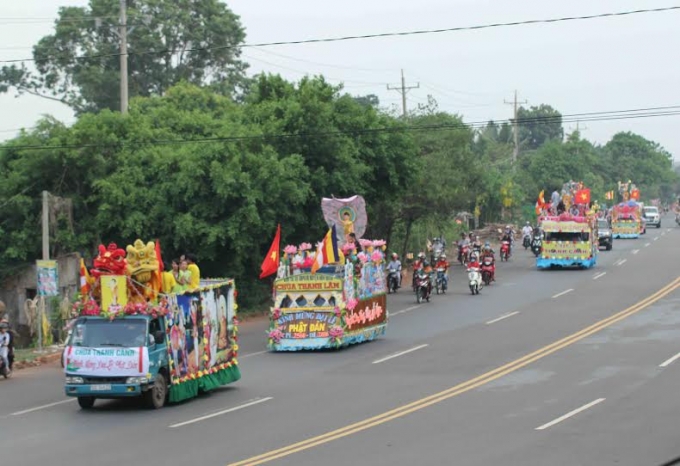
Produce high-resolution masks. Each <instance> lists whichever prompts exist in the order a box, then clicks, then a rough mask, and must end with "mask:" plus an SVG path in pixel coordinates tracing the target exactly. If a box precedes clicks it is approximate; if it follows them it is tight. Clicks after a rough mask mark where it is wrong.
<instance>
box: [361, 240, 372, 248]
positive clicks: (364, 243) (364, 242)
mask: <svg viewBox="0 0 680 466" xmlns="http://www.w3.org/2000/svg"><path fill="white" fill-rule="evenodd" d="M359 244H360V245H361V247H362V248H367V247H369V246H373V241H371V240H370V239H363V238H361V239H360V240H359Z"/></svg>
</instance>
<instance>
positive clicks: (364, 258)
mask: <svg viewBox="0 0 680 466" xmlns="http://www.w3.org/2000/svg"><path fill="white" fill-rule="evenodd" d="M357 257H358V258H359V260H360V261H361V263H362V264H365V263H366V261H368V256H367V255H366V253H365V252H363V251H361V252H360V253H359V254H357Z"/></svg>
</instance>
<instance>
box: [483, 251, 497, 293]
mask: <svg viewBox="0 0 680 466" xmlns="http://www.w3.org/2000/svg"><path fill="white" fill-rule="evenodd" d="M495 275H496V266H495V265H494V261H493V258H491V257H490V256H487V257H485V258H484V259H483V260H482V281H483V282H484V284H485V285H486V286H489V285H490V284H491V282H492V281H493V280H494V278H495Z"/></svg>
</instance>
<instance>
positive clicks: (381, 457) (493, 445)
mask: <svg viewBox="0 0 680 466" xmlns="http://www.w3.org/2000/svg"><path fill="white" fill-rule="evenodd" d="M664 220H665V221H666V227H664V228H662V229H660V230H650V231H649V233H648V234H647V235H646V236H644V237H643V238H641V239H638V240H618V241H616V242H615V246H614V250H613V251H611V252H602V253H601V254H600V261H599V263H598V265H597V267H596V268H595V269H592V270H587V271H545V272H539V271H537V270H535V268H534V267H533V260H532V258H531V255H530V254H529V253H526V252H525V251H518V253H517V254H516V255H515V256H514V257H513V258H512V259H511V261H510V262H509V263H507V264H500V265H499V271H498V277H499V282H498V283H497V284H494V285H492V286H491V287H488V288H485V289H484V290H483V291H482V293H481V294H480V295H479V296H471V295H470V294H469V291H467V288H466V283H464V275H463V274H462V268H460V267H454V270H453V287H452V292H451V293H449V294H447V295H446V296H435V297H434V298H433V300H432V302H431V303H425V304H422V305H420V306H416V304H415V300H414V298H413V296H412V295H411V294H410V293H408V292H406V291H405V290H403V292H400V293H399V294H398V295H397V296H393V297H390V299H389V302H388V304H389V309H390V312H391V319H390V325H389V328H388V333H387V335H386V336H385V337H384V338H382V339H380V340H378V341H376V342H373V343H368V344H363V345H358V346H354V347H350V348H347V349H344V350H341V351H329V352H318V353H292V354H271V353H266V352H263V351H264V350H265V347H264V344H265V338H264V337H265V335H264V331H265V328H266V323H265V322H262V321H254V322H248V323H246V324H245V325H244V326H243V329H242V334H241V337H242V338H241V354H242V355H241V357H240V362H241V367H242V372H243V379H242V380H241V381H239V382H238V383H236V384H234V385H232V386H229V387H225V388H223V389H220V390H218V391H216V392H213V393H211V394H209V395H206V396H202V397H200V398H198V399H196V400H192V401H190V402H186V403H182V404H179V405H176V406H170V407H168V408H166V409H163V410H161V411H155V412H150V411H145V410H142V409H140V408H139V406H138V405H137V404H136V403H134V402H131V401H125V402H119V401H100V402H98V404H97V409H95V410H93V411H90V412H83V411H80V410H79V409H78V407H77V404H76V403H74V402H72V401H70V400H69V399H66V398H65V397H64V396H63V395H62V394H61V393H62V381H63V375H62V373H61V370H60V368H59V367H58V366H57V367H54V368H41V369H30V370H25V371H21V372H18V373H17V376H16V378H14V379H12V380H10V381H0V387H1V388H0V423H2V425H3V427H4V426H11V429H9V430H5V429H2V432H3V435H1V436H0V451H2V452H3V453H2V458H3V463H4V460H5V459H7V460H8V464H12V465H37V464H43V463H46V462H54V461H55V460H58V461H59V462H60V463H61V462H65V461H67V460H68V461H69V462H70V463H71V464H73V465H74V466H80V465H86V464H87V465H90V464H92V463H93V462H94V463H95V464H98V465H116V466H118V465H120V464H121V463H123V462H125V461H130V462H132V461H134V462H141V461H143V462H144V463H146V464H149V465H156V464H180V463H189V462H190V463H192V464H202V465H211V466H212V465H215V466H225V465H227V464H234V463H235V464H263V463H270V464H282V465H284V464H291V465H292V464H296V465H318V464H329V465H336V464H337V465H341V464H346V463H348V462H353V463H356V464H367V465H382V464H385V465H387V464H390V465H394V464H428V465H430V464H433V465H439V464H441V465H449V464H456V465H488V464H504V465H545V464H551V465H562V464H564V465H570V466H571V465H578V464H583V465H593V464H597V465H602V464H612V465H613V464H616V465H629V464H630V465H642V464H650V465H656V464H661V463H663V462H664V461H668V460H669V459H671V458H673V457H676V456H680V444H678V442H677V434H676V432H677V431H676V427H677V424H678V423H677V421H676V417H677V414H680V411H679V409H680V400H678V397H677V396H675V394H676V393H677V388H676V387H678V384H679V383H680V358H678V359H677V360H673V361H671V358H672V357H673V356H674V355H676V354H678V353H679V352H680V338H679V337H680V327H679V326H678V324H679V323H680V313H679V312H678V311H679V310H680V292H679V291H676V290H675V288H676V287H680V281H675V280H676V279H677V278H678V276H679V275H680V274H678V269H677V266H676V264H677V263H678V262H679V261H680V248H678V247H677V242H678V241H679V240H680V228H676V227H675V226H671V220H672V219H670V217H668V218H666V219H664ZM603 274H604V275H603ZM666 285H669V286H666ZM569 290H572V291H569ZM669 361H671V362H669ZM661 365H664V367H660V366H661ZM243 406H245V407H243ZM239 407H243V408H242V409H239V410H236V411H230V412H225V413H223V414H219V415H216V416H212V417H206V416H210V415H214V414H218V413H221V412H222V411H228V410H231V409H232V408H239ZM178 424H181V425H178ZM239 462H240V463H239Z"/></svg>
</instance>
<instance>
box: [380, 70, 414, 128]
mask: <svg viewBox="0 0 680 466" xmlns="http://www.w3.org/2000/svg"><path fill="white" fill-rule="evenodd" d="M419 87H420V83H418V84H416V85H415V86H407V85H406V79H404V70H401V86H398V87H396V86H395V87H392V86H390V85H389V84H388V85H387V90H388V91H397V92H399V93H400V94H401V110H402V115H403V117H404V118H406V115H407V111H406V93H407V92H408V91H410V90H411V89H418V88H419Z"/></svg>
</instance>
